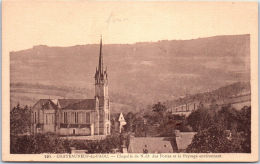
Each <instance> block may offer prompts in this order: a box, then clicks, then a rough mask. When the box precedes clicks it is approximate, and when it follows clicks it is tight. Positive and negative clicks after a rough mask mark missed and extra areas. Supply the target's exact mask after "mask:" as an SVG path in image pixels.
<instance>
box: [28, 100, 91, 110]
mask: <svg viewBox="0 0 260 164" xmlns="http://www.w3.org/2000/svg"><path fill="white" fill-rule="evenodd" d="M95 106H96V101H95V99H53V100H51V99H40V100H39V101H38V102H37V103H36V104H35V105H34V106H33V108H41V109H57V108H61V109H63V110H94V109H95Z"/></svg>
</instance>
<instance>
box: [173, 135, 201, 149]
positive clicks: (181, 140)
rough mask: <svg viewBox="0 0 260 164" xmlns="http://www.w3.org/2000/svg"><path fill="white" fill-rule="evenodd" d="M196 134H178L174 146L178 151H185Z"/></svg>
mask: <svg viewBox="0 0 260 164" xmlns="http://www.w3.org/2000/svg"><path fill="white" fill-rule="evenodd" d="M196 133H197V132H180V133H179V136H178V137H177V136H176V144H177V148H178V150H185V149H186V148H187V147H188V146H189V144H191V142H192V139H193V137H194V135H195V134H196Z"/></svg>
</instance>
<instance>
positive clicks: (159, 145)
mask: <svg viewBox="0 0 260 164" xmlns="http://www.w3.org/2000/svg"><path fill="white" fill-rule="evenodd" d="M128 152H129V153H144V152H146V153H173V149H172V145H171V142H170V141H168V140H166V139H165V138H164V137H133V138H130V143H129V147H128Z"/></svg>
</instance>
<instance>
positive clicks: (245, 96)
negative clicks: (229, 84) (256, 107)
mask: <svg viewBox="0 0 260 164" xmlns="http://www.w3.org/2000/svg"><path fill="white" fill-rule="evenodd" d="M229 103H230V104H231V106H232V107H233V108H235V109H237V110H240V109H242V108H243V107H244V106H248V107H249V106H251V92H242V93H240V94H237V95H232V96H230V97H229Z"/></svg>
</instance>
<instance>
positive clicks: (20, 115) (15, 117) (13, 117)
mask: <svg viewBox="0 0 260 164" xmlns="http://www.w3.org/2000/svg"><path fill="white" fill-rule="evenodd" d="M30 113H31V110H30V108H29V107H28V106H25V107H24V108H22V107H20V105H19V104H17V106H16V107H14V108H13V109H12V110H11V111H10V131H11V134H13V135H17V134H24V133H27V132H29V130H30V123H31V120H30V118H31V114H30Z"/></svg>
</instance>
